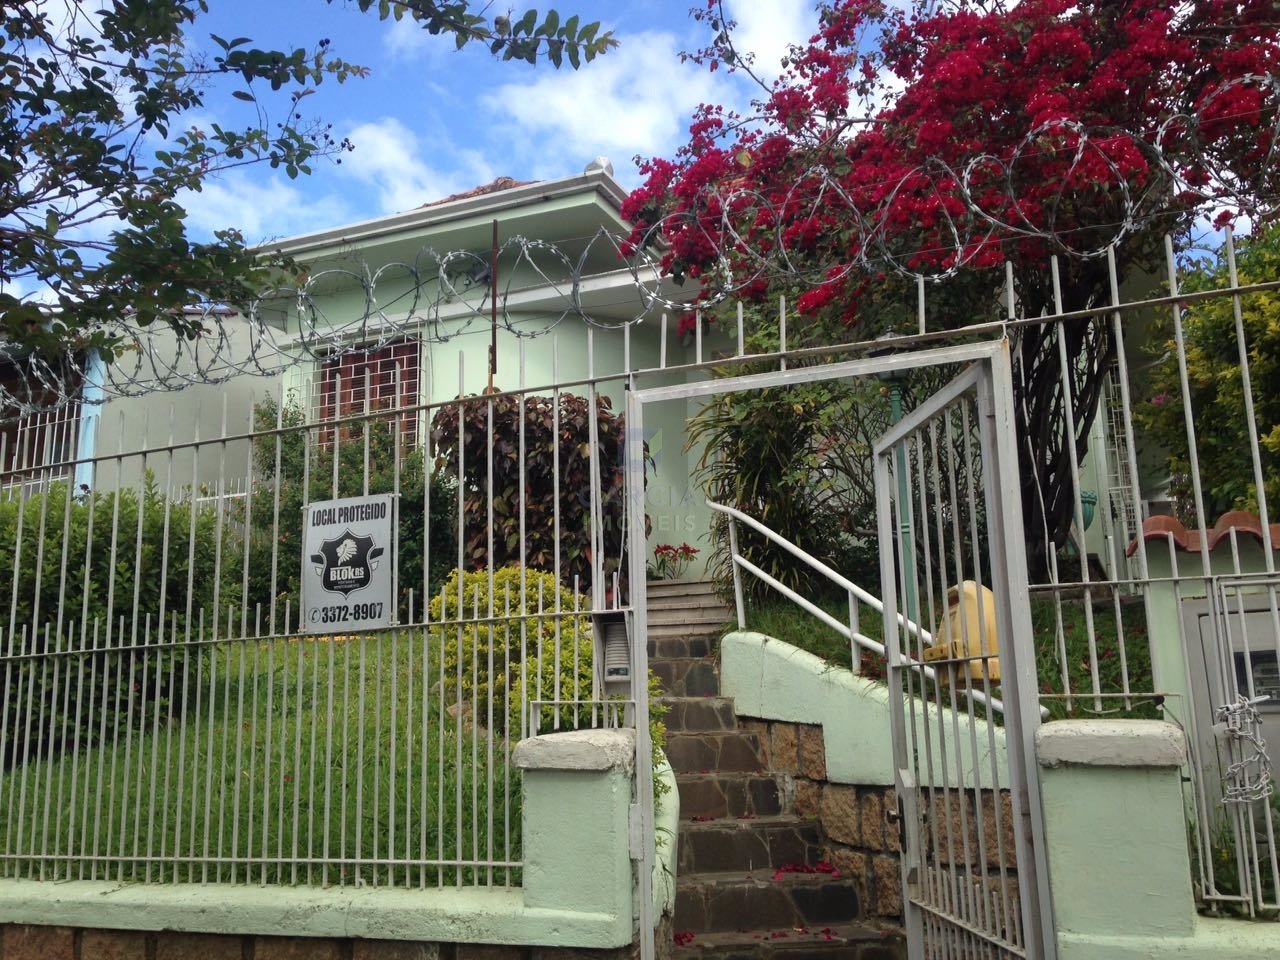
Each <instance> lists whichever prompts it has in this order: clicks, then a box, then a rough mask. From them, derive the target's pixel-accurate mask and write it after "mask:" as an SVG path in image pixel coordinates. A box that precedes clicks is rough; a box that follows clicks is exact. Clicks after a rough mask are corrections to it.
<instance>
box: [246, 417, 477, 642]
mask: <svg viewBox="0 0 1280 960" xmlns="http://www.w3.org/2000/svg"><path fill="white" fill-rule="evenodd" d="M277 422H278V423H279V425H280V428H281V431H280V433H279V434H278V437H279V439H278V440H277V434H275V433H273V432H270V431H274V430H275V429H276V426H277ZM306 422H307V420H306V415H305V413H304V411H303V410H302V408H301V406H300V405H299V404H298V403H297V402H296V401H290V402H287V403H286V404H285V406H284V409H283V410H280V409H279V408H278V407H277V405H276V403H275V402H274V401H272V400H266V401H264V402H262V403H260V404H259V405H258V406H257V407H256V408H255V409H254V428H255V430H256V431H260V432H262V434H261V435H259V436H256V437H255V438H254V440H253V467H254V477H255V483H254V487H253V493H252V497H251V502H250V513H249V517H248V520H249V529H250V534H249V536H250V563H249V584H250V604H251V606H255V605H261V608H262V614H263V620H264V623H266V622H268V621H269V620H270V617H271V612H272V609H273V604H274V612H275V617H276V619H275V624H276V629H277V630H283V629H284V616H285V609H286V607H290V606H292V607H293V609H294V611H295V613H294V614H293V615H292V616H291V617H290V626H291V627H295V626H296V625H297V615H296V610H297V604H298V601H299V595H300V574H301V556H302V521H303V509H302V508H303V504H304V503H307V502H313V501H316V500H329V499H333V498H335V497H353V496H359V495H361V494H363V493H364V492H365V445H364V437H363V431H362V430H354V428H352V427H351V426H350V425H348V426H347V427H346V428H338V427H335V426H332V425H330V426H322V427H316V426H311V427H308V426H306ZM402 423H403V421H401V420H400V419H399V418H397V419H394V420H384V419H376V418H375V419H373V420H371V421H370V428H369V460H368V473H369V477H368V481H369V483H368V492H369V493H371V494H379V493H394V492H396V490H397V489H398V490H399V493H400V496H399V500H398V502H397V504H396V524H397V527H398V542H397V545H396V557H395V560H396V567H397V570H396V572H397V581H396V582H397V583H398V585H399V597H398V598H397V605H398V608H399V614H400V617H401V619H402V620H408V619H410V610H409V594H410V592H411V591H412V593H413V596H414V600H413V611H412V619H414V620H421V619H422V610H423V605H424V601H423V592H424V588H425V589H426V591H427V592H430V593H437V592H439V588H440V584H441V583H442V582H443V581H444V578H445V577H446V576H447V575H448V572H449V570H451V569H452V568H453V567H455V566H456V565H457V562H458V549H457V535H456V530H457V499H456V497H455V493H454V483H453V481H452V479H451V478H450V477H449V476H448V475H447V473H444V472H442V471H435V472H432V471H430V470H429V465H428V458H427V453H426V451H425V450H424V449H423V448H422V447H421V446H420V445H416V444H415V443H414V442H413V441H412V439H411V438H410V437H408V436H407V435H406V434H405V433H404V432H403V430H402V429H400V426H401V424H402ZM339 429H343V430H344V431H345V435H344V436H341V437H340V438H339V441H338V443H337V444H336V448H337V452H336V456H337V459H338V464H337V467H338V470H337V490H336V492H335V489H334V479H333V478H334V457H335V449H334V448H335V444H334V442H333V438H334V431H335V430H339ZM308 434H309V435H310V437H309V439H308ZM397 440H398V442H397ZM397 470H398V473H399V486H398V487H397V476H396V475H397ZM304 475H305V476H307V477H308V480H307V482H306V484H305V489H304V482H303V477H304ZM428 484H429V485H430V491H429V495H430V514H431V515H430V517H428V516H426V514H425V513H424V505H423V488H424V486H425V485H428ZM277 496H278V497H279V501H278V502H279V509H278V512H277V499H276V498H277ZM428 549H429V553H430V559H429V569H428V570H427V571H426V573H427V577H426V578H425V579H424V576H423V564H424V562H428V560H427V554H428ZM273 558H274V560H275V567H276V569H275V573H274V575H273V573H272V569H271V568H272V560H273Z"/></svg>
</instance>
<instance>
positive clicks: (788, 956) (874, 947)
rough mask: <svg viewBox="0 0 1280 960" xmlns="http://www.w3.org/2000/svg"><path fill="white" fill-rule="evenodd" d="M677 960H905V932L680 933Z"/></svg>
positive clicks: (852, 927) (845, 928)
mask: <svg viewBox="0 0 1280 960" xmlns="http://www.w3.org/2000/svg"><path fill="white" fill-rule="evenodd" d="M677 937H678V938H679V939H678V940H677V942H676V945H675V949H674V950H673V951H672V957H673V958H675V960H748V958H749V960H810V958H812V960H907V944H906V940H905V938H904V937H903V935H902V931H901V930H898V929H896V928H893V927H877V926H873V925H871V924H863V923H837V924H828V925H824V926H823V927H820V928H817V929H812V928H805V929H804V930H803V932H802V931H799V930H781V931H775V930H756V931H743V932H738V931H734V932H733V933H702V934H697V933H692V932H690V931H683V930H680V929H679V928H677Z"/></svg>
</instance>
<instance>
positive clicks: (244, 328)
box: [0, 75, 1280, 420]
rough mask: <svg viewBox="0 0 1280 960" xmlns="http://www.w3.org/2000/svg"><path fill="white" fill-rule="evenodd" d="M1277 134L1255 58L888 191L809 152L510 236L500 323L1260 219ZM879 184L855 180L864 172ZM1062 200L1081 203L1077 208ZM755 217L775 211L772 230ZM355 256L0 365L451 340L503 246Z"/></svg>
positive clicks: (587, 316)
mask: <svg viewBox="0 0 1280 960" xmlns="http://www.w3.org/2000/svg"><path fill="white" fill-rule="evenodd" d="M1244 91H1248V92H1249V93H1250V94H1251V96H1252V102H1253V103H1254V106H1253V107H1251V108H1250V110H1249V112H1248V113H1247V114H1241V115H1234V116H1233V115H1231V114H1229V113H1227V112H1224V111H1220V110H1218V107H1219V106H1220V105H1222V104H1229V103H1231V102H1233V99H1232V98H1233V97H1235V96H1236V95H1238V94H1240V93H1241V92H1244ZM1259 99H1260V102H1261V106H1258V105H1257V104H1258V102H1259ZM1259 118H1265V119H1266V123H1265V124H1264V125H1263V126H1262V127H1261V128H1259V126H1258V125H1257V124H1256V122H1255V123H1254V125H1253V126H1251V127H1250V128H1249V131H1248V133H1249V136H1251V137H1252V138H1254V142H1255V143H1257V144H1262V145H1263V147H1264V148H1263V149H1261V150H1260V151H1259V152H1258V156H1257V158H1256V163H1255V164H1253V165H1252V168H1251V169H1253V170H1254V171H1255V175H1253V176H1241V175H1239V174H1238V172H1236V171H1233V170H1231V169H1230V168H1229V167H1228V166H1226V165H1224V163H1223V162H1222V160H1221V158H1220V157H1219V156H1218V155H1217V153H1216V152H1215V149H1214V144H1215V143H1216V142H1217V138H1216V137H1215V136H1210V135H1208V134H1207V133H1206V132H1205V130H1204V127H1205V125H1206V124H1207V123H1209V122H1212V123H1214V124H1230V123H1232V122H1233V120H1243V119H1251V120H1253V121H1257V120H1258V119H1259ZM1175 147H1176V153H1175ZM1278 151H1280V77H1276V76H1268V75H1252V76H1248V77H1242V78H1239V79H1237V80H1234V81H1232V82H1230V83H1227V84H1224V85H1223V86H1222V87H1220V88H1219V89H1217V90H1215V91H1213V92H1212V93H1211V94H1209V95H1208V96H1206V97H1204V98H1202V99H1201V101H1200V104H1199V108H1198V111H1197V112H1196V113H1195V114H1179V115H1175V116H1171V117H1168V118H1167V119H1165V120H1164V121H1163V122H1162V123H1161V124H1159V125H1158V127H1157V128H1156V129H1155V131H1154V133H1152V134H1150V135H1148V136H1145V137H1142V136H1138V135H1136V134H1134V133H1132V132H1129V131H1125V130H1122V129H1119V128H1114V127H1090V126H1085V125H1083V124H1080V123H1076V122H1072V121H1065V120H1061V121H1053V122H1050V123H1044V124H1041V125H1039V126H1037V127H1036V128H1034V129H1032V130H1030V131H1028V133H1027V134H1026V136H1025V137H1023V138H1022V139H1021V140H1020V141H1019V143H1018V145H1017V146H1016V147H1015V148H1014V149H1013V150H1011V151H1009V152H1008V153H1007V154H1006V155H1004V156H997V155H995V154H982V155H979V156H976V157H973V158H971V159H969V160H968V161H967V162H965V163H964V164H963V165H962V166H959V167H957V166H955V165H953V164H950V163H947V162H946V161H944V160H943V159H941V158H939V157H929V158H926V159H925V160H924V161H923V162H921V163H920V164H919V165H917V166H916V167H915V168H913V169H912V170H910V171H908V172H906V173H904V174H903V175H902V176H901V177H900V178H899V179H898V180H896V181H894V182H892V183H884V184H876V185H870V186H874V187H875V188H876V189H875V190H874V193H875V195H876V196H877V197H878V198H879V199H878V200H877V201H876V202H875V203H874V204H867V205H864V204H860V203H859V202H858V200H857V199H856V198H855V196H854V195H853V193H852V192H851V190H850V189H849V188H848V187H847V186H846V185H845V184H844V183H843V182H842V178H841V177H840V176H839V175H837V174H836V173H834V172H832V171H831V170H830V169H828V168H826V167H822V166H815V167H812V168H810V169H809V170H807V171H806V172H805V173H804V174H802V175H801V176H800V177H798V178H796V179H795V180H794V181H793V182H792V183H791V185H790V187H789V188H788V189H787V190H786V191H785V192H784V193H783V194H782V195H780V196H779V195H776V194H775V195H766V194H765V193H763V192H761V191H755V190H750V189H746V188H744V187H741V186H739V185H735V184H734V183H733V182H730V183H729V184H728V185H726V186H717V187H714V188H711V189H708V190H706V191H704V193H703V195H700V196H699V197H698V198H697V201H698V202H697V203H696V204H691V205H690V206H691V207H692V208H693V209H691V210H689V211H685V212H677V213H672V214H669V215H667V216H665V217H663V218H662V219H660V220H658V221H657V222H656V223H653V224H651V225H650V226H648V227H647V228H646V229H645V230H644V231H643V232H642V233H641V234H640V235H639V236H629V235H624V234H622V233H619V232H613V231H610V230H607V229H601V230H599V231H598V232H597V233H596V234H594V235H593V236H591V237H588V238H579V239H578V240H575V241H572V242H562V243H557V242H552V241H549V240H545V239H541V238H535V237H525V236H514V237H510V238H508V239H507V240H506V241H505V242H504V243H503V244H502V245H501V246H500V248H499V251H498V257H497V263H498V265H499V290H498V297H497V299H498V303H497V308H498V309H497V318H498V323H499V325H500V326H501V328H502V329H504V330H505V331H506V332H507V333H509V334H511V335H513V336H515V337H518V338H537V337H542V336H546V335H548V334H550V333H552V332H553V331H555V330H556V329H557V328H559V327H561V326H562V325H563V324H564V323H565V321H566V320H573V321H580V322H581V323H584V324H587V325H590V326H593V327H595V328H599V329H606V330H617V329H621V328H623V327H630V326H635V325H636V324H639V323H642V322H643V321H645V320H646V319H647V318H655V317H656V316H657V315H658V314H659V313H660V312H662V311H674V312H681V311H686V310H690V309H693V304H692V303H691V301H692V300H693V299H694V297H695V295H696V297H697V306H698V307H700V308H703V309H714V308H715V307H716V306H718V305H720V304H723V303H724V302H726V301H728V300H731V299H732V298H734V297H736V296H739V295H740V294H741V293H742V292H743V291H745V290H747V289H748V288H756V287H758V285H759V284H760V282H761V281H767V282H776V281H778V280H782V281H787V282H789V283H790V284H791V285H792V286H793V287H803V286H804V285H805V284H813V283H817V282H831V281H833V280H839V279H842V278H848V277H850V276H852V275H855V274H859V273H861V274H865V275H867V276H876V275H882V274H896V275H898V276H900V277H901V278H903V279H904V280H908V281H912V282H918V281H921V280H923V281H925V282H929V283H941V282H944V281H946V280H949V279H952V278H954V277H956V276H958V275H959V274H961V273H962V272H964V271H966V270H971V269H973V268H974V267H975V262H974V256H975V251H978V250H980V249H982V247H983V246H984V244H986V243H987V242H989V241H991V240H993V239H995V240H1000V241H1005V240H1039V241H1041V242H1042V243H1043V244H1044V248H1045V249H1046V250H1047V251H1049V252H1052V253H1056V254H1059V255H1062V256H1066V257H1072V258H1080V259H1092V258H1098V257H1102V256H1105V255H1106V253H1107V250H1108V249H1109V248H1113V247H1117V246H1120V245H1121V244H1123V243H1124V242H1125V241H1126V240H1128V239H1131V238H1133V237H1134V236H1135V235H1138V234H1140V233H1142V232H1143V231H1144V230H1148V229H1150V228H1151V226H1152V225H1153V224H1157V223H1160V222H1161V220H1162V218H1166V217H1167V216H1168V215H1170V214H1174V213H1177V214H1181V215H1183V216H1186V215H1187V212H1188V209H1195V210H1199V211H1200V212H1202V213H1213V212H1216V211H1219V210H1228V211H1230V212H1232V213H1234V214H1237V215H1240V216H1243V217H1245V218H1247V220H1249V221H1252V222H1264V221H1267V220H1270V219H1273V218H1275V217H1276V215H1277V214H1278V213H1280V189H1273V188H1274V187H1280V156H1277V152H1278ZM1121 155H1127V156H1129V157H1130V158H1133V157H1135V156H1137V157H1140V158H1141V160H1142V162H1143V164H1145V166H1146V168H1147V171H1148V172H1147V174H1146V175H1145V176H1144V178H1143V182H1145V183H1147V184H1158V189H1144V190H1139V189H1136V188H1135V187H1134V185H1133V183H1131V177H1130V175H1129V173H1128V172H1127V171H1126V169H1125V164H1126V162H1129V161H1122V159H1121ZM1189 155H1194V156H1198V157H1200V158H1201V167H1202V174H1203V175H1202V176H1196V177H1189V176H1188V173H1187V171H1186V170H1184V169H1183V163H1182V161H1181V160H1180V159H1178V158H1185V157H1187V156H1189ZM1049 158H1056V159H1057V160H1058V161H1059V164H1058V167H1059V172H1058V184H1057V188H1056V190H1055V191H1053V192H1051V194H1050V196H1049V198H1048V200H1047V201H1041V202H1040V203H1038V204H1037V205H1036V207H1035V209H1034V210H1032V209H1030V208H1029V206H1028V205H1025V204H1023V203H1021V202H1019V194H1020V192H1021V184H1024V183H1025V182H1026V179H1027V176H1028V175H1029V174H1028V169H1029V168H1030V167H1031V166H1032V165H1034V164H1038V163H1040V162H1042V161H1044V160H1046V159H1049ZM1085 168H1088V169H1089V170H1090V171H1091V174H1090V186H1089V198H1091V199H1093V200H1096V199H1097V198H1099V197H1105V198H1106V200H1107V206H1108V209H1107V213H1106V214H1105V215H1103V216H1100V217H1099V218H1098V220H1097V221H1096V222H1092V221H1084V222H1079V221H1080V211H1079V209H1078V207H1077V206H1072V204H1073V201H1077V200H1079V196H1078V195H1077V194H1076V192H1074V191H1073V189H1072V187H1071V186H1070V185H1071V184H1072V183H1073V182H1075V178H1076V174H1077V173H1080V172H1081V171H1082V170H1084V169H1085ZM1099 171H1101V172H1102V173H1103V176H1102V178H1101V179H1099V177H1098V173H1099ZM1272 179H1275V180H1276V181H1277V182H1276V183H1272V182H1271V180H1272ZM868 186H869V185H867V184H861V185H860V189H861V190H862V191H863V192H864V193H866V192H869V191H867V187H868ZM904 193H911V194H913V195H915V196H917V197H920V196H926V197H927V196H934V197H937V198H938V199H939V200H941V199H943V198H946V200H947V202H940V203H939V204H938V205H937V209H938V212H939V217H940V224H941V226H940V228H938V229H935V230H934V231H933V233H934V237H935V239H934V240H932V241H931V242H930V243H929V244H928V245H927V246H922V245H921V244H920V242H919V240H918V239H917V240H915V241H914V242H911V241H910V240H908V241H905V242H904V240H903V239H902V234H901V233H900V228H899V226H898V225H896V224H895V222H894V221H893V218H891V217H889V216H887V215H886V214H887V212H888V211H890V210H891V209H892V208H893V207H894V205H895V203H896V202H897V201H898V199H899V198H900V197H901V196H902V195H904ZM1174 198H1176V201H1177V202H1176V205H1175V204H1173V203H1172V201H1173V199H1174ZM1068 209H1070V210H1071V217H1073V218H1074V219H1075V220H1076V221H1078V222H1075V223H1073V224H1071V225H1066V224H1065V223H1064V220H1065V218H1066V213H1065V211H1066V210H1068ZM806 214H811V215H815V216H817V215H821V217H823V218H825V219H827V220H835V221H838V222H839V223H841V225H842V227H843V228H844V230H845V231H846V233H847V235H848V236H849V238H850V240H849V241H848V243H847V244H846V245H845V246H846V249H847V251H849V252H848V254H847V255H846V256H842V257H841V259H840V261H839V262H823V263H814V262H813V257H812V254H811V253H809V252H808V251H807V250H806V249H805V246H804V242H803V241H802V240H801V241H793V240H792V239H790V238H789V237H788V233H787V230H786V228H785V227H786V224H788V223H794V222H796V221H797V220H800V219H804V217H805V216H806ZM761 223H772V224H776V225H777V226H776V228H775V229H773V230H769V231H764V232H763V233H762V232H761V231H760V230H759V229H758V228H757V225H758V224H761ZM939 235H940V236H941V237H942V241H941V242H939V241H938V240H937V239H936V238H937V236H939ZM906 236H907V237H910V236H911V234H910V232H908V233H907V234H906ZM676 238H680V239H683V240H684V241H685V242H687V241H689V240H690V239H691V238H692V239H693V240H695V241H697V242H699V243H704V244H707V245H708V246H707V247H706V249H710V250H711V251H712V252H713V256H712V257H711V262H712V264H713V266H712V267H711V269H709V270H705V271H703V273H702V274H701V275H700V276H698V277H697V278H695V279H696V280H697V283H696V284H690V285H689V286H690V288H693V287H696V290H695V289H690V290H688V292H685V291H681V293H680V294H669V293H668V292H667V287H666V280H665V278H664V275H663V269H662V266H663V256H664V253H665V251H666V250H668V249H669V247H668V244H669V242H671V241H672V240H673V239H676ZM579 247H580V248H579ZM571 249H572V250H573V252H570V251H571ZM350 256H351V258H352V262H351V264H350V266H341V267H329V268H325V269H320V270H316V271H315V272H313V273H311V274H310V275H308V276H307V277H306V278H305V280H303V281H302V282H300V283H297V284H290V285H287V286H281V287H278V288H275V289H271V290H266V291H264V292H263V293H262V295H261V296H259V297H258V298H257V299H255V300H254V301H253V302H251V303H249V304H246V305H243V306H242V307H241V308H240V309H239V310H233V309H231V308H230V307H228V306H227V305H225V304H204V305H198V306H194V307H192V308H190V309H189V310H188V311H187V316H186V317H185V318H184V319H185V320H187V321H190V322H191V324H192V326H194V327H195V328H197V329H198V330H199V331H200V334H199V335H198V336H195V337H191V338H186V337H182V336H179V335H177V334H176V333H175V332H174V331H173V330H171V329H169V328H160V327H143V326H140V325H138V324H135V323H131V322H130V321H129V319H128V318H122V319H121V320H119V321H118V322H117V323H116V324H115V325H114V326H113V327H112V328H111V329H109V330H107V331H105V332H106V333H107V334H108V335H109V336H111V337H113V338H115V339H116V340H117V341H118V343H119V344H120V348H119V351H118V354H117V356H116V357H115V359H114V361H113V362H111V363H110V364H107V365H106V366H105V368H99V367H95V365H94V364H92V363H91V362H90V361H89V360H88V359H86V358H85V357H82V356H78V355H76V354H75V353H72V352H68V353H67V354H66V355H64V356H63V357H61V358H58V359H57V360H55V361H49V360H42V359H38V358H32V357H29V356H27V355H26V354H25V353H24V351H23V349H22V345H21V344H20V343H11V344H7V345H0V360H7V361H9V362H8V364H7V366H8V367H10V368H11V369H12V370H14V371H16V373H17V376H16V377H12V378H10V379H8V380H7V381H6V382H0V409H2V410H3V419H5V420H11V419H14V418H16V417H23V416H28V415H31V414H36V413H41V412H48V411H51V410H56V409H58V408H60V407H63V406H65V405H66V404H68V403H71V402H78V401H81V400H82V399H83V398H84V397H85V391H84V389H83V385H84V384H86V383H92V384H93V386H94V390H93V391H92V393H93V394H94V395H96V396H98V397H99V398H100V399H101V400H109V399H112V398H117V397H131V396H142V395H146V394H151V393H156V392H161V391H172V390H179V389H182V388H184V387H187V386H190V385H192V384H217V383H221V382H225V381H227V380H229V379H232V378H235V377H241V376H247V375H249V376H263V377H267V376H276V375H279V374H281V373H283V372H284V371H286V370H288V369H289V368H291V367H294V366H297V365H299V364H312V363H315V362H317V361H323V360H331V359H333V358H334V357H335V356H340V355H343V354H346V353H350V352H354V351H357V350H374V349H379V348H381V347H384V346H386V345H388V344H390V343H393V342H396V341H398V340H402V339H405V338H408V337H412V338H416V339H418V340H420V341H422V342H424V343H446V342H448V341H450V340H453V339H454V338H456V337H459V336H462V335H464V334H467V333H469V332H474V331H477V330H488V328H489V324H490V322H491V313H492V306H493V304H492V303H491V301H490V294H489V289H490V286H489V284H490V280H491V276H490V270H491V261H490V253H489V251H483V252H477V251H474V250H452V251H448V252H444V253H439V252H437V251H435V250H433V249H430V248H424V249H423V250H421V251H420V252H419V253H418V254H417V256H416V257H415V258H414V259H413V260H412V261H411V262H405V261H396V262H389V263H381V264H377V265H373V264H371V263H369V262H367V261H366V260H364V259H363V258H361V257H360V256H359V255H358V254H357V253H356V252H354V251H353V252H352V253H351V254H350ZM593 281H599V282H605V283H608V282H611V283H613V284H614V286H615V287H621V288H623V289H626V288H628V287H629V288H630V289H631V291H632V292H633V295H632V296H630V297H629V298H628V300H626V301H625V302H620V301H617V300H615V301H612V302H611V303H610V304H609V305H608V306H609V307H611V308H613V309H608V310H602V309H600V308H599V307H592V306H591V305H590V304H591V301H592V297H593V295H595V293H596V285H595V284H593ZM335 294H336V295H335ZM619 307H621V308H622V309H618V308H619ZM51 322H53V323H57V322H58V321H57V318H53V319H52V321H51Z"/></svg>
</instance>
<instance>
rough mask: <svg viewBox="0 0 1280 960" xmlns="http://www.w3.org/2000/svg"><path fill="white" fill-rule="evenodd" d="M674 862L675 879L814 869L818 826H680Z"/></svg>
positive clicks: (782, 820) (771, 820) (765, 822)
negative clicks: (807, 866)
mask: <svg viewBox="0 0 1280 960" xmlns="http://www.w3.org/2000/svg"><path fill="white" fill-rule="evenodd" d="M678 857H679V859H678V863H679V871H678V872H677V876H684V875H686V874H697V873H714V872H725V871H732V872H735V873H740V874H741V873H748V872H750V871H752V870H769V869H775V870H776V869H777V868H779V867H781V866H783V865H785V864H789V863H817V862H818V860H819V859H820V839H819V837H818V825H817V823H816V822H815V821H813V820H802V819H800V818H799V817H790V816H780V817H760V818H758V819H753V820H707V821H705V822H690V823H682V824H681V825H680V843H679V853H678Z"/></svg>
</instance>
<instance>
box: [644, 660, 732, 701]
mask: <svg viewBox="0 0 1280 960" xmlns="http://www.w3.org/2000/svg"><path fill="white" fill-rule="evenodd" d="M649 669H650V670H652V671H653V674H654V676H656V677H657V678H658V680H659V681H660V682H661V683H662V692H663V693H664V694H666V695H667V696H671V697H714V696H718V695H719V693H720V664H719V663H717V662H716V660H715V658H714V657H673V658H672V659H670V660H654V661H653V662H652V663H650V664H649Z"/></svg>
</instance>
